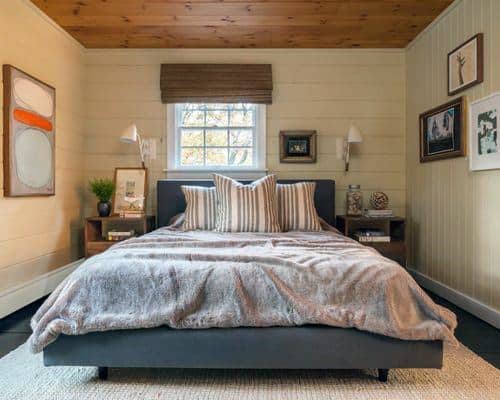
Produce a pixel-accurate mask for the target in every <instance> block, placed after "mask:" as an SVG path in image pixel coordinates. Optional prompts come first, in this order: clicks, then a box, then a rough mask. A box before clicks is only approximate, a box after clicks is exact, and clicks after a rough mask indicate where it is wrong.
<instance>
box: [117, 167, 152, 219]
mask: <svg viewBox="0 0 500 400" xmlns="http://www.w3.org/2000/svg"><path fill="white" fill-rule="evenodd" d="M146 185H147V169H146V168H116V169H115V186H116V189H115V197H114V201H113V214H122V213H124V212H126V213H143V212H144V211H145V209H146V193H147V192H146V191H147V187H146Z"/></svg>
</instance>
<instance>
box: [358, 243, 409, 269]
mask: <svg viewBox="0 0 500 400" xmlns="http://www.w3.org/2000/svg"><path fill="white" fill-rule="evenodd" d="M363 244H364V245H365V246H371V247H373V248H375V249H377V251H378V252H379V253H380V254H382V255H383V256H384V257H387V258H389V259H391V260H393V261H396V262H397V263H398V264H400V265H401V266H403V267H405V266H406V245H405V243H404V242H388V243H363Z"/></svg>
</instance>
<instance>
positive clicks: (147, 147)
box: [120, 124, 156, 168]
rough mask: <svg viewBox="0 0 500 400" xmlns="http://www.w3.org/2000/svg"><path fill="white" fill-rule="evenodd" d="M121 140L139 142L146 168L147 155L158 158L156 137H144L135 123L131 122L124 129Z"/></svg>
mask: <svg viewBox="0 0 500 400" xmlns="http://www.w3.org/2000/svg"><path fill="white" fill-rule="evenodd" d="M120 141H121V142H122V143H129V144H133V143H137V144H138V146H139V154H140V156H141V163H142V168H146V164H145V163H144V160H145V158H146V157H149V158H150V159H152V160H153V159H155V158H156V141H155V139H144V138H143V137H142V136H141V135H140V134H139V132H138V131H137V126H136V125H135V124H131V125H129V126H128V127H127V128H125V130H123V132H122V134H121V136H120Z"/></svg>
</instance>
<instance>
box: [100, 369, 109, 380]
mask: <svg viewBox="0 0 500 400" xmlns="http://www.w3.org/2000/svg"><path fill="white" fill-rule="evenodd" d="M97 374H98V376H99V379H100V380H102V381H105V380H106V379H108V367H97Z"/></svg>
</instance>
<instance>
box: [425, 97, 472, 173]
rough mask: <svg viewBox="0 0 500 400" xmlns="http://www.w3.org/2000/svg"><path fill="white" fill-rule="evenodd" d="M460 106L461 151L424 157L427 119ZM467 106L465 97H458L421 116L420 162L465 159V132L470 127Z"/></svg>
mask: <svg viewBox="0 0 500 400" xmlns="http://www.w3.org/2000/svg"><path fill="white" fill-rule="evenodd" d="M456 106H460V109H461V116H460V125H461V132H460V145H461V146H460V149H458V150H454V151H449V152H446V153H440V154H434V155H430V156H425V155H424V134H425V132H424V120H425V118H427V117H430V116H431V115H433V114H437V113H438V112H440V111H444V110H446V109H448V108H451V107H456ZM466 107H467V104H466V98H465V96H462V97H458V98H456V99H454V100H451V101H448V102H447V103H444V104H441V105H439V106H437V107H434V108H432V109H430V110H427V111H424V112H423V113H421V114H420V115H419V134H420V138H419V141H420V162H421V163H425V162H429V161H436V160H445V159H448V158H456V157H465V155H466V154H467V141H466V135H465V131H466V129H467V127H468V125H467V110H466Z"/></svg>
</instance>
